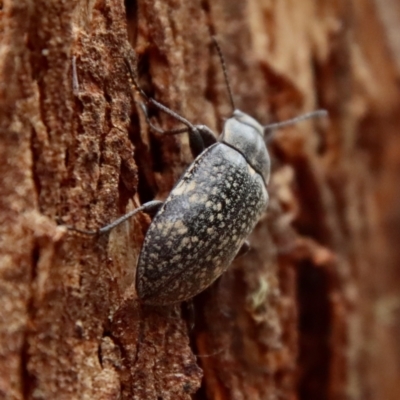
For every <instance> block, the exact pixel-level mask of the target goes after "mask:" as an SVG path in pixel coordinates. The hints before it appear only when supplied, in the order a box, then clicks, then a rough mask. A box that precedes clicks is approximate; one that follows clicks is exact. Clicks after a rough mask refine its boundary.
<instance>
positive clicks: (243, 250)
mask: <svg viewBox="0 0 400 400" xmlns="http://www.w3.org/2000/svg"><path fill="white" fill-rule="evenodd" d="M249 250H250V243H249V242H248V241H247V240H245V241H244V243H243V244H242V247H241V248H240V249H239V252H238V253H237V254H236V257H235V260H236V259H237V258H239V257H242V256H244V255H245V254H247V253H248V252H249Z"/></svg>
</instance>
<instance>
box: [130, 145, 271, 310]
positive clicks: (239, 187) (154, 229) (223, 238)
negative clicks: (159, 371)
mask: <svg viewBox="0 0 400 400" xmlns="http://www.w3.org/2000/svg"><path fill="white" fill-rule="evenodd" d="M227 166H228V167H227ZM267 202H268V194H267V190H266V188H265V184H264V182H263V180H262V178H261V176H260V175H259V174H258V173H256V172H255V171H254V170H253V169H252V168H251V167H250V166H249V164H248V163H247V162H246V160H245V158H244V157H243V156H242V155H241V154H240V153H239V152H237V151H236V150H234V149H232V148H231V147H229V146H227V145H225V144H222V143H217V144H215V145H213V146H211V147H209V148H208V149H206V150H205V151H204V152H203V153H202V154H200V155H199V156H198V157H197V159H196V160H195V161H194V162H193V164H192V165H191V166H190V168H189V169H188V170H187V171H186V173H185V174H184V175H183V176H182V178H181V179H180V180H179V181H178V183H177V184H176V186H175V188H174V189H173V190H172V192H171V193H170V195H169V197H168V198H167V200H166V201H165V203H164V205H163V206H162V208H161V209H160V210H159V212H158V213H157V215H156V216H155V217H154V219H153V221H152V223H151V225H150V227H149V230H148V232H147V234H146V238H145V241H144V244H143V248H142V251H141V253H140V257H139V262H138V267H137V277H136V288H137V292H138V295H139V297H140V298H141V300H142V301H143V302H145V303H150V304H170V303H177V302H180V301H183V300H187V299H189V298H191V297H193V296H195V295H196V294H198V293H200V292H201V291H202V290H204V289H205V288H206V287H208V286H209V285H210V284H211V283H212V282H214V281H215V280H216V279H217V278H218V277H219V276H220V275H221V274H222V273H223V272H224V271H225V270H226V269H227V267H228V266H229V264H230V263H231V262H232V260H233V259H234V257H235V255H236V254H237V252H238V251H239V249H240V247H241V246H242V244H243V242H244V240H245V239H246V237H247V236H248V235H249V233H250V232H251V231H252V230H253V228H254V225H255V224H256V222H257V221H258V219H259V218H260V216H261V214H262V212H263V211H264V209H265V207H266V205H267Z"/></svg>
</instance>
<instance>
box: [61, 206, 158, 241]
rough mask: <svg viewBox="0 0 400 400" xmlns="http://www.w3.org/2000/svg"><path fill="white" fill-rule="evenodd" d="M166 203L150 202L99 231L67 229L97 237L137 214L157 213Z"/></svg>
mask: <svg viewBox="0 0 400 400" xmlns="http://www.w3.org/2000/svg"><path fill="white" fill-rule="evenodd" d="M163 204H164V203H163V202H162V201H160V200H153V201H149V202H147V203H144V204H143V205H141V206H140V207H138V208H135V209H134V210H132V211H130V212H128V213H127V214H125V215H123V216H122V217H120V218H118V219H116V220H115V221H113V222H111V223H110V224H108V225H105V226H103V227H101V228H99V229H96V230H94V231H89V230H84V229H78V228H74V227H73V226H67V227H66V228H67V229H68V230H70V231H74V232H78V233H82V234H84V235H90V236H96V235H101V234H103V233H108V232H110V231H111V230H112V229H114V228H115V227H116V226H118V225H120V224H122V223H123V222H125V221H126V220H127V219H129V218H131V217H133V216H134V215H135V214H137V213H138V212H140V211H143V212H146V213H147V212H151V211H157V210H158V209H159V208H160V207H161V206H162V205H163Z"/></svg>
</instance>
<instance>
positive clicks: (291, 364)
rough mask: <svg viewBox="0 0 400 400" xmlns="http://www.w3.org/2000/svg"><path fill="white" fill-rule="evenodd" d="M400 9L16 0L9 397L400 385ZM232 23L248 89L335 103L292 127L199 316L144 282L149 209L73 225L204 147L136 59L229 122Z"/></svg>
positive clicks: (2, 172)
mask: <svg viewBox="0 0 400 400" xmlns="http://www.w3.org/2000/svg"><path fill="white" fill-rule="evenodd" d="M317 3H318V4H317ZM399 22H400V6H399V5H398V3H397V2H396V0H358V1H356V0H353V1H348V0H342V1H340V0H338V1H334V0H330V1H326V2H313V1H302V2H290V1H279V2H270V1H267V0H259V1H254V0H248V1H246V2H231V1H228V0H214V1H199V0H193V1H186V2H184V1H173V0H168V1H161V0H140V1H137V2H135V1H133V0H132V1H129V0H126V1H125V2H124V1H122V0H98V1H91V2H88V1H81V0H75V1H68V2H67V1H65V2H64V1H60V0H58V1H57V0H50V1H49V0H47V1H45V0H37V1H30V0H2V1H0V54H1V56H0V132H1V137H0V160H1V162H0V179H1V185H0V232H1V241H0V298H1V309H0V338H1V340H0V398H5V399H18V400H20V399H35V400H36V399H46V400H47V399H60V400H63V399H146V400H147V399H190V398H196V399H313V400H315V399H335V400H337V399H351V400H353V399H354V400H356V399H374V400H375V399H385V400H391V399H393V400H397V399H399V398H400V384H399V379H398V377H399V376H400V356H399V354H400V347H399V341H398V337H399V335H400V322H399V321H400V320H399V315H400V313H399V310H400V285H399V283H400V274H399V272H398V271H399V270H398V265H399V261H400V252H399V250H398V243H399V239H400V206H399V204H400V201H399V199H400V190H399V187H400V185H399V183H400V182H399V181H400V179H399V176H400V174H399V171H400V137H399V135H398V126H399V124H400V112H399V111H400V108H399V105H400V92H399V84H398V82H399V71H400V59H399V54H400V49H399V48H398V46H399V44H398V40H397V38H398V37H399V35H400V28H399V27H400V24H399ZM212 35H217V37H218V40H219V42H220V45H221V47H222V49H223V53H224V55H225V58H226V63H227V70H228V74H229V77H230V83H231V86H232V90H233V93H234V100H235V105H236V107H237V108H239V109H240V110H242V111H244V112H246V113H249V114H250V115H252V116H253V117H255V118H256V119H257V120H259V121H260V122H262V123H263V124H267V123H268V122H271V121H279V120H284V119H287V118H291V117H294V116H297V115H299V114H301V113H303V112H306V111H310V110H314V109H317V108H326V109H327V110H328V111H329V118H328V119H326V120H317V119H316V120H310V121H307V122H303V123H299V124H297V125H294V126H291V127H289V128H286V129H282V130H280V131H278V132H276V134H275V136H274V137H273V140H272V141H271V144H270V145H269V149H270V152H271V156H272V160H273V168H272V169H273V173H272V178H271V182H270V185H269V188H268V190H269V195H270V203H269V206H268V209H267V210H266V212H265V215H264V217H263V218H262V219H261V221H260V222H259V224H258V225H257V227H256V229H255V230H254V232H253V233H252V235H251V237H250V243H251V251H250V252H249V253H248V254H246V255H245V256H243V257H242V258H240V259H238V260H237V261H235V262H234V263H233V265H232V266H231V267H230V269H229V270H228V271H227V272H226V273H225V274H224V275H223V276H222V277H221V278H220V279H219V280H218V281H217V282H216V283H215V284H213V285H212V286H211V287H210V288H209V289H208V290H206V291H205V292H204V293H202V294H200V295H199V296H197V297H196V298H195V299H194V301H193V304H194V328H193V329H192V328H191V322H192V318H193V316H191V315H190V314H191V313H190V310H189V311H188V310H186V309H185V307H183V306H181V305H179V304H178V305H176V306H169V307H149V306H143V305H141V304H140V303H139V302H138V301H137V296H136V293H135V289H134V278H135V266H136V262H137V258H138V254H139V251H140V247H141V245H142V242H143V239H144V235H145V232H146V230H147V228H148V226H149V224H150V221H151V218H150V217H149V216H148V215H146V214H140V215H138V216H136V217H135V218H133V219H132V220H131V221H129V222H128V223H125V224H123V225H121V226H119V227H118V228H116V229H115V230H113V231H112V232H111V233H110V234H109V235H104V236H100V237H86V236H85V235H80V234H76V233H73V232H71V231H68V230H67V229H66V228H65V226H64V225H71V226H74V227H77V228H81V229H96V228H98V227H101V226H103V225H105V224H107V223H109V222H111V221H113V220H115V219H116V218H117V217H119V216H120V215H122V214H124V213H125V212H127V211H129V210H131V209H134V208H136V207H138V206H139V205H140V204H142V203H144V202H146V201H148V200H152V199H160V200H163V199H165V198H166V197H167V195H168V193H169V192H170V191H171V189H172V187H173V185H174V183H175V182H176V181H177V179H178V178H179V176H180V175H181V174H182V173H183V171H184V170H185V168H186V167H187V166H188V165H190V163H191V162H192V156H191V154H190V149H189V145H188V138H187V137H186V136H185V135H178V136H164V137H163V136H162V135H160V134H157V133H155V132H153V131H151V129H149V126H148V124H147V123H146V119H145V117H144V115H143V112H142V110H141V108H140V107H139V106H138V103H137V102H138V101H140V100H141V98H140V95H139V93H138V92H137V90H135V89H134V86H133V84H132V83H133V82H132V81H131V80H130V77H129V73H128V70H127V65H126V60H129V62H130V63H132V65H133V67H134V70H135V73H136V74H137V79H138V80H139V82H140V86H141V87H142V88H143V89H144V91H145V92H146V93H147V94H148V95H149V96H151V97H153V98H155V99H156V100H158V101H160V102H162V103H163V104H165V105H167V106H168V107H170V108H171V109H172V110H174V111H176V112H177V113H179V114H180V115H182V116H184V117H185V118H186V119H188V120H189V121H191V122H192V123H194V124H205V125H208V126H209V127H210V128H211V129H213V131H214V132H220V131H221V128H222V126H223V122H224V118H227V117H229V115H230V113H231V112H232V110H231V108H230V103H229V99H228V94H227V89H226V86H225V84H224V79H223V73H222V68H221V65H220V63H219V59H218V56H217V53H216V51H215V48H214V46H213V44H212V41H211V36H212ZM149 112H150V113H151V119H152V121H153V122H154V123H155V124H157V125H159V126H161V127H162V128H163V129H170V128H175V127H177V122H176V121H175V120H173V119H172V118H171V117H168V116H166V115H165V114H162V113H160V112H159V111H157V110H154V109H150V110H149ZM243 206H244V207H245V206H246V205H245V204H244V205H243Z"/></svg>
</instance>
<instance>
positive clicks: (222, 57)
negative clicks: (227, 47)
mask: <svg viewBox="0 0 400 400" xmlns="http://www.w3.org/2000/svg"><path fill="white" fill-rule="evenodd" d="M212 40H213V42H214V45H215V48H216V49H217V52H218V56H219V60H220V61H221V65H222V71H223V73H224V78H225V84H226V87H227V89H228V94H229V100H230V102H231V106H232V111H235V110H236V107H235V102H234V101H233V95H232V89H231V85H230V83H229V79H228V71H227V69H226V63H225V58H224V55H223V54H222V50H221V47H220V46H219V43H218V41H217V38H216V37H215V36H212Z"/></svg>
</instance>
